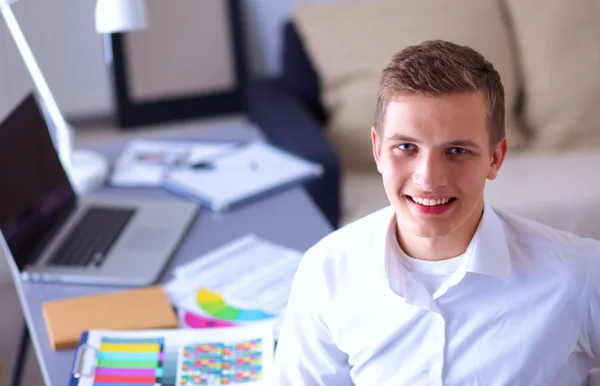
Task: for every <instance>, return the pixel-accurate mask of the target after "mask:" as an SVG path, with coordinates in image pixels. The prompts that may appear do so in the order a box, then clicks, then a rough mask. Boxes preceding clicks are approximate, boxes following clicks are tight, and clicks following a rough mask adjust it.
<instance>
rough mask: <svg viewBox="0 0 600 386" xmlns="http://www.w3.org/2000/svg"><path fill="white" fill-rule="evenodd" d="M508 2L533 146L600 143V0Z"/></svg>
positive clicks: (553, 147) (547, 147)
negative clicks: (599, 73) (521, 72)
mask: <svg viewBox="0 0 600 386" xmlns="http://www.w3.org/2000/svg"><path fill="white" fill-rule="evenodd" d="M504 1H506V3H507V5H508V7H507V8H508V11H509V15H510V18H511V20H512V23H513V24H514V31H515V36H516V38H517V39H516V41H517V46H518V50H519V51H518V52H519V57H520V61H521V67H522V69H523V75H524V77H523V81H524V84H525V104H524V118H525V122H526V123H527V125H528V126H529V128H530V130H531V131H532V134H533V138H532V148H534V149H537V150H540V151H547V150H565V149H573V148H584V147H600V108H599V107H600V76H598V72H599V71H600V44H599V42H598V39H599V38H600V2H599V1H597V0H504Z"/></svg>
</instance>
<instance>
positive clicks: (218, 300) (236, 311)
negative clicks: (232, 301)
mask: <svg viewBox="0 0 600 386" xmlns="http://www.w3.org/2000/svg"><path fill="white" fill-rule="evenodd" d="M196 300H197V301H198V306H200V308H201V309H202V310H204V311H205V312H206V313H207V314H209V315H211V316H213V317H215V318H218V319H221V320H226V321H230V322H254V321H259V320H265V319H271V318H274V317H275V315H272V314H269V313H267V312H264V311H261V310H253V309H242V308H237V307H233V306H231V305H229V304H227V303H226V302H225V299H224V298H223V296H221V295H219V294H218V293H216V292H213V291H209V290H206V289H201V290H199V291H198V295H197V296H196Z"/></svg>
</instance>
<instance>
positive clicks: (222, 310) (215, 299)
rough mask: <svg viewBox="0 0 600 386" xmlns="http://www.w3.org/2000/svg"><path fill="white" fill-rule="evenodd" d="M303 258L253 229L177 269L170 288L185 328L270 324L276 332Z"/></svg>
mask: <svg viewBox="0 0 600 386" xmlns="http://www.w3.org/2000/svg"><path fill="white" fill-rule="evenodd" d="M301 258H302V253H301V252H299V251H297V250H294V249H290V248H287V247H284V246H281V245H278V244H275V243H272V242H270V241H267V240H264V239H261V238H259V237H257V236H256V235H253V234H250V235H247V236H244V237H241V238H239V239H237V240H234V241H232V242H231V243H228V244H226V245H224V246H222V247H220V248H218V249H216V250H214V251H212V252H210V253H208V254H206V255H203V256H200V257H199V258H197V259H196V260H194V261H192V262H190V263H188V264H186V265H183V266H180V267H178V268H176V269H175V278H174V279H172V280H171V281H170V282H168V283H167V284H166V285H165V291H166V292H167V294H168V296H169V298H170V299H171V302H172V303H173V305H174V306H175V307H176V308H178V310H179V318H180V325H181V326H183V327H190V328H206V327H227V326H239V325H247V324H256V323H259V324H260V323H265V324H269V325H272V326H273V327H274V330H275V331H274V333H275V334H276V335H277V329H278V322H279V317H280V316H281V315H282V314H283V311H284V310H285V307H286V305H287V301H288V297H289V293H290V289H291V286H292V281H293V278H294V275H295V273H296V269H297V268H298V264H299V263H300V260H301Z"/></svg>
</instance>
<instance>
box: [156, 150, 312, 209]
mask: <svg viewBox="0 0 600 386" xmlns="http://www.w3.org/2000/svg"><path fill="white" fill-rule="evenodd" d="M322 173H323V168H322V166H321V165H319V164H316V163H313V162H310V161H307V160H305V159H302V158H299V157H297V156H295V155H293V154H291V153H289V152H286V151H283V150H281V149H278V148H276V147H274V146H272V145H270V144H268V143H265V142H261V141H253V142H249V143H247V144H244V145H243V146H236V147H234V148H232V149H230V150H227V151H225V152H221V153H219V154H218V156H216V157H214V158H212V159H209V160H206V161H205V162H202V163H199V164H196V165H194V166H189V165H185V166H182V167H177V168H173V169H171V170H170V171H169V172H168V173H167V175H166V176H165V177H164V179H163V181H162V186H163V187H164V188H166V189H168V190H171V191H172V192H174V193H177V194H180V195H182V196H185V197H188V198H191V199H194V200H196V201H198V202H199V203H200V204H204V205H205V206H207V207H209V208H211V209H212V210H215V211H223V210H228V209H230V208H232V207H234V206H237V205H239V204H241V203H243V202H247V201H249V200H252V199H255V198H257V197H260V196H262V195H264V194H267V193H270V192H273V191H275V190H280V189H282V188H285V187H289V186H290V185H293V184H298V183H302V182H304V181H307V180H310V179H313V178H317V177H319V176H320V175H321V174H322Z"/></svg>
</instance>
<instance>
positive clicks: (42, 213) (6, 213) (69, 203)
mask: <svg viewBox="0 0 600 386" xmlns="http://www.w3.org/2000/svg"><path fill="white" fill-rule="evenodd" d="M75 204H76V195H75V192H74V191H73V189H72V187H71V184H70V182H69V179H68V178H67V175H66V173H65V171H64V169H63V167H62V163H61V162H60V159H59V157H58V153H57V152H56V150H55V148H54V144H53V142H52V138H51V137H50V132H49V130H48V126H47V125H46V121H45V119H44V117H43V115H42V112H41V110H40V108H39V105H38V103H37V101H36V99H35V96H34V94H29V95H28V96H27V97H26V98H25V99H24V100H23V101H21V103H19V105H18V106H17V107H16V108H15V109H14V110H13V111H11V112H10V113H9V114H8V116H7V117H6V118H5V119H4V121H3V122H2V123H0V230H1V231H2V234H3V236H4V238H5V239H6V242H7V244H8V247H9V249H10V251H11V254H12V255H13V257H14V259H15V262H16V265H17V266H18V267H19V269H20V270H22V269H23V268H24V267H25V266H26V265H27V264H29V263H32V262H33V261H35V259H36V258H37V257H38V256H39V254H40V252H41V250H42V249H43V248H44V246H45V245H46V244H47V243H48V242H49V241H50V240H51V238H52V236H53V235H54V233H55V232H56V231H57V230H58V228H59V226H60V224H62V222H63V221H64V220H65V218H66V217H67V215H68V214H69V213H70V212H71V210H73V208H74V207H75Z"/></svg>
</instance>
